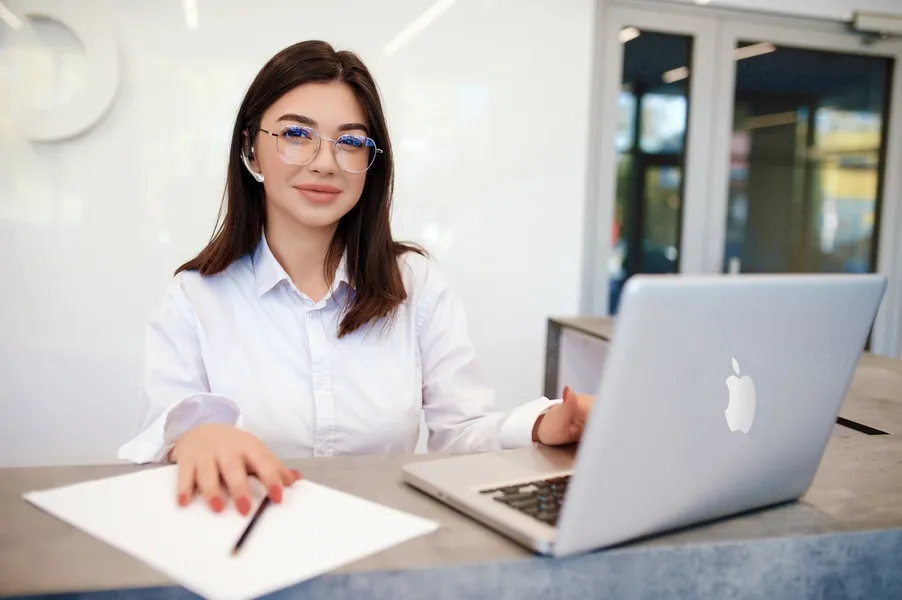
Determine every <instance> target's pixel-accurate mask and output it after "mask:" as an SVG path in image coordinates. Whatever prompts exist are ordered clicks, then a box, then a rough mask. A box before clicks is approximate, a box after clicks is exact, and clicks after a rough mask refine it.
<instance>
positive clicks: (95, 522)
mask: <svg viewBox="0 0 902 600" xmlns="http://www.w3.org/2000/svg"><path fill="white" fill-rule="evenodd" d="M176 469H177V467H175V466H164V467H159V468H151V469H146V470H142V471H138V472H135V473H129V474H127V475H121V476H116V477H110V478H106V479H100V480H95V481H89V482H84V483H78V484H75V485H70V486H65V487H60V488H55V489H51V490H44V491H35V492H29V493H27V494H25V496H24V497H25V499H26V500H27V501H29V502H31V503H32V504H34V505H36V506H38V507H40V508H42V509H44V510H46V511H47V512H49V513H51V514H53V515H55V516H56V517H58V518H59V519H62V520H63V521H66V522H67V523H69V524H71V525H74V526H75V527H77V528H79V529H82V530H84V531H85V532H87V533H89V534H91V535H93V536H95V537H97V538H99V539H101V540H103V541H104V542H107V543H108V544H110V545H112V546H114V547H116V548H118V549H120V550H122V551H124V552H126V553H128V554H130V555H132V556H134V557H135V558H137V559H139V560H142V561H144V562H146V563H147V564H148V565H150V566H151V567H153V568H155V569H157V570H158V571H160V572H161V573H164V574H165V575H168V576H169V577H170V578H172V579H173V580H174V581H175V582H177V583H178V584H180V585H182V586H183V587H185V588H187V589H189V590H191V591H193V592H195V593H197V594H200V595H201V596H204V597H206V598H211V599H213V600H220V599H222V600H226V599H236V600H237V599H245V598H254V597H257V596H260V595H263V594H266V593H269V592H272V591H275V590H278V589H281V588H283V587H287V586H289V585H292V584H295V583H298V582H301V581H304V580H306V579H310V578H312V577H315V576H317V575H320V574H322V573H326V572H328V571H331V570H333V569H335V568H337V567H339V566H341V565H344V564H347V563H350V562H353V561H355V560H358V559H361V558H363V557H365V556H367V555H370V554H374V553H376V552H379V551H381V550H384V549H386V548H389V547H391V546H394V545H397V544H399V543H401V542H404V541H407V540H409V539H413V538H415V537H417V536H421V535H425V534H427V533H430V532H432V531H435V530H436V529H438V523H435V522H434V521H429V520H427V519H423V518H420V517H416V516H413V515H410V514H407V513H403V512H400V511H397V510H395V509H392V508H388V507H385V506H382V505H379V504H375V503H373V502H370V501H368V500H363V499H361V498H358V497H356V496H352V495H350V494H346V493H344V492H339V491H337V490H333V489H331V488H328V487H324V486H322V485H319V484H316V483H313V482H310V481H306V480H302V481H299V482H297V483H295V484H294V485H293V486H291V487H290V488H287V489H286V490H285V493H284V497H283V500H282V502H281V503H280V504H272V505H271V506H269V507H268V508H267V509H266V511H265V512H264V513H263V514H262V515H261V516H260V519H259V520H258V523H257V524H256V526H255V527H254V529H253V531H252V532H251V533H250V535H249V536H248V538H247V540H246V541H245V543H244V545H243V546H242V548H241V550H240V551H239V553H238V555H237V556H232V554H231V551H232V548H233V547H234V545H235V542H237V541H238V538H239V537H240V536H241V533H242V531H244V528H245V526H246V524H247V522H248V521H249V520H250V518H251V515H252V514H253V511H254V510H255V509H256V507H257V504H258V503H259V501H260V499H262V497H263V490H262V486H259V485H258V486H256V489H255V497H256V499H255V501H254V506H253V509H252V510H251V515H248V516H247V517H243V516H241V515H240V514H239V513H238V511H237V510H235V508H234V506H233V505H231V504H230V505H229V506H228V507H227V508H226V510H224V511H223V512H221V513H219V514H215V513H213V512H212V511H211V510H210V509H209V508H208V507H207V506H206V505H205V504H204V503H203V501H201V500H200V499H195V501H194V502H193V503H192V504H191V505H189V506H187V507H184V508H182V507H179V506H178V505H177V504H176V500H175V497H176V494H175V490H176V476H177V470H176ZM253 481H254V482H255V483H256V480H253Z"/></svg>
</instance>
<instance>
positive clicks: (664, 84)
mask: <svg viewBox="0 0 902 600" xmlns="http://www.w3.org/2000/svg"><path fill="white" fill-rule="evenodd" d="M604 23H605V36H604V41H603V42H602V44H601V51H602V60H604V63H605V66H604V68H605V69H606V70H607V72H608V73H610V74H612V76H610V77H605V81H604V86H603V91H602V100H603V104H604V108H603V114H605V115H608V116H609V118H604V119H603V123H602V127H601V131H602V133H601V139H602V144H603V146H602V148H601V152H600V155H601V173H602V176H601V178H600V182H599V189H598V192H599V193H598V196H599V197H600V198H602V199H603V200H602V202H601V203H600V208H601V210H599V212H598V214H597V215H596V222H597V230H596V234H597V235H598V240H597V246H596V247H595V258H596V260H599V261H603V262H602V265H603V268H602V269H598V271H601V272H603V273H604V274H605V275H604V276H603V277H602V278H600V281H599V283H600V284H599V285H597V287H596V289H595V294H594V301H595V306H594V309H595V310H596V311H597V312H600V313H602V314H604V313H609V314H616V312H617V307H618V303H619V298H620V292H621V289H622V287H623V284H624V283H625V282H626V280H627V279H628V278H629V277H631V276H632V275H634V274H636V273H675V272H685V271H693V270H695V271H697V270H700V268H701V265H702V261H703V256H704V254H703V245H702V244H701V243H700V242H701V239H702V238H701V232H700V231H698V230H697V228H696V224H697V223H698V217H703V215H704V211H705V208H706V207H705V203H704V198H705V194H706V192H705V189H706V187H707V186H708V184H709V182H708V178H707V176H706V170H705V166H704V162H705V160H706V157H705V154H706V146H707V137H708V136H710V127H711V125H710V120H709V119H707V118H705V116H704V114H703V113H704V112H705V110H706V102H705V100H704V97H705V96H706V95H710V90H711V88H712V84H713V75H714V67H715V63H714V60H713V58H714V57H713V51H714V48H715V38H714V31H715V23H714V21H713V20H710V19H696V18H691V17H685V16H676V15H670V16H667V17H662V15H660V14H657V13H654V12H649V11H645V10H635V9H631V8H629V7H611V8H609V9H608V10H607V14H606V17H605V19H604ZM614 74H616V75H614ZM699 98H701V99H699ZM614 115H616V119H614V118H613V116H614ZM602 257H603V258H602ZM596 281H598V279H596Z"/></svg>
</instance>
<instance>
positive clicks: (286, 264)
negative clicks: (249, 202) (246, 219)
mask: <svg viewBox="0 0 902 600" xmlns="http://www.w3.org/2000/svg"><path fill="white" fill-rule="evenodd" d="M337 227H338V225H337V224H335V225H332V226H329V227H305V226H302V225H298V224H297V223H293V222H288V220H287V219H275V220H270V219H267V223H266V243H267V244H269V249H270V250H271V251H272V254H273V256H275V258H276V260H277V261H279V264H280V265H282V268H283V269H285V272H286V273H288V276H289V277H291V280H292V281H293V282H294V285H295V287H297V288H298V289H299V290H301V291H302V292H304V293H305V294H307V295H308V296H310V297H311V299H313V300H315V301H318V300H319V299H320V298H321V297H322V296H324V295H325V293H326V291H327V290H328V288H329V286H330V285H332V281H331V278H332V274H331V273H330V274H329V276H328V279H327V278H326V276H325V272H326V269H325V266H326V265H325V262H326V257H327V255H328V253H329V247H330V246H331V244H332V237H333V236H334V235H335V230H336V229H337Z"/></svg>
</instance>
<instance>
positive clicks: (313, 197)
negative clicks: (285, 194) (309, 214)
mask: <svg viewBox="0 0 902 600" xmlns="http://www.w3.org/2000/svg"><path fill="white" fill-rule="evenodd" d="M294 189H296V190H297V191H299V192H300V193H301V195H302V196H304V198H306V199H307V200H309V201H311V202H315V203H317V204H324V203H327V202H332V201H333V200H335V199H336V198H337V197H338V194H340V193H341V190H340V189H338V188H337V187H335V186H332V185H323V184H318V183H303V184H301V185H296V186H294Z"/></svg>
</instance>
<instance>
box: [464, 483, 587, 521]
mask: <svg viewBox="0 0 902 600" xmlns="http://www.w3.org/2000/svg"><path fill="white" fill-rule="evenodd" d="M568 483H570V476H569V475H567V476H564V477H553V478H551V479H540V480H539V481H531V482H529V483H524V484H521V485H511V486H505V487H500V488H493V489H489V490H482V491H481V492H480V493H482V494H486V495H490V496H491V498H492V499H494V500H495V501H496V502H501V503H502V504H507V505H508V506H510V507H511V508H515V509H517V510H519V511H520V512H522V513H526V514H527V515H529V516H531V517H533V518H535V519H538V520H539V521H542V522H543V523H547V524H549V525H551V526H552V527H554V526H556V525H557V518H558V511H559V510H560V508H561V502H563V501H564V492H566V491H567V484H568Z"/></svg>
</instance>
